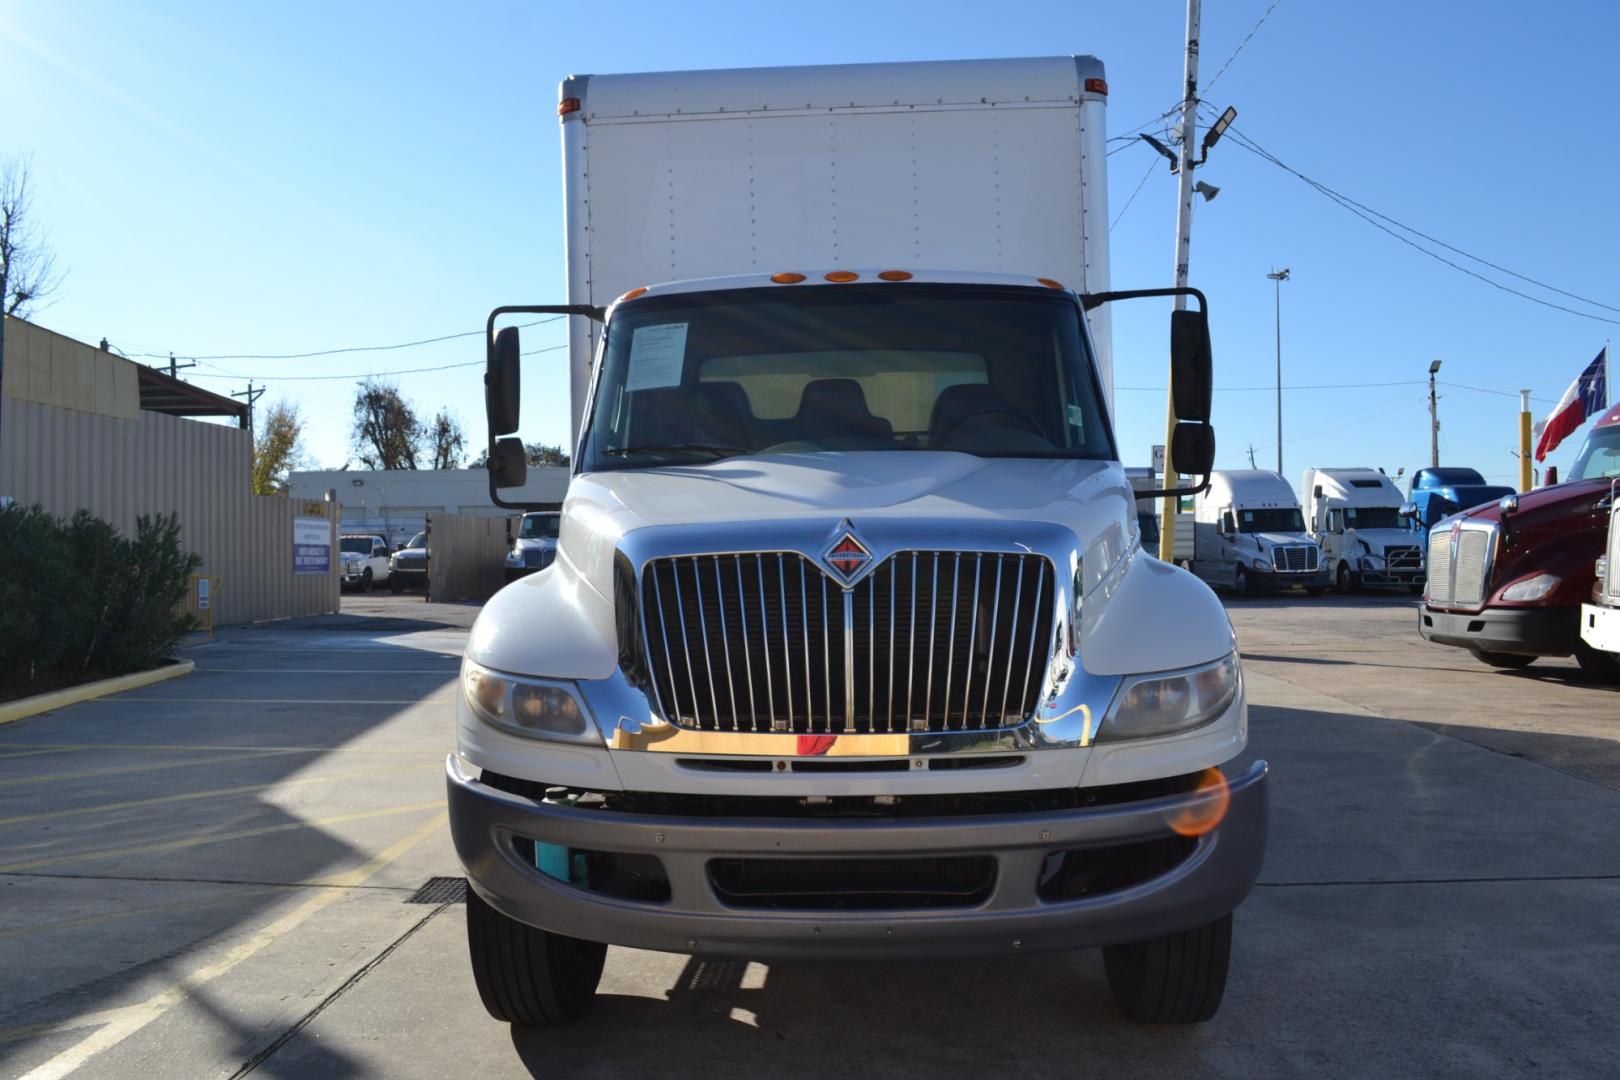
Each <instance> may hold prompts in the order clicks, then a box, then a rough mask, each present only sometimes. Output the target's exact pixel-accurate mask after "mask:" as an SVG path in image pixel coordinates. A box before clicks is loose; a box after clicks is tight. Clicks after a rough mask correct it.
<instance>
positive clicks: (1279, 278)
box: [1266, 266, 1288, 476]
mask: <svg viewBox="0 0 1620 1080" xmlns="http://www.w3.org/2000/svg"><path fill="white" fill-rule="evenodd" d="M1266 277H1267V278H1269V279H1270V280H1272V281H1274V282H1276V283H1277V287H1276V292H1277V474H1278V475H1279V476H1281V475H1282V471H1283V458H1282V446H1283V440H1282V283H1283V282H1285V281H1287V280H1288V267H1286V266H1285V267H1283V268H1282V269H1281V270H1273V271H1272V272H1271V273H1269V274H1267V275H1266Z"/></svg>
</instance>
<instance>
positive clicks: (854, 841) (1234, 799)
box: [446, 755, 1268, 958]
mask: <svg viewBox="0 0 1620 1080" xmlns="http://www.w3.org/2000/svg"><path fill="white" fill-rule="evenodd" d="M446 771H447V783H448V788H449V801H450V828H451V834H452V836H453V838H454V841H455V845H456V852H457V854H458V855H459V856H460V857H461V861H462V864H463V865H464V866H465V867H466V869H467V878H468V882H469V884H470V885H471V886H472V888H473V889H474V890H475V891H476V892H477V893H478V895H479V896H481V897H482V898H483V899H484V900H486V901H487V902H488V903H489V904H490V905H491V906H493V907H494V908H496V910H498V911H501V912H502V913H504V914H506V915H507V916H509V917H511V918H514V919H517V920H519V921H520V922H524V923H527V924H529V925H532V926H539V927H542V928H544V929H546V930H550V931H553V932H555V933H559V934H565V935H567V936H570V937H577V938H584V939H587V940H592V941H605V942H608V943H609V944H614V945H626V946H632V947H635V948H643V949H657V950H663V951H669V952H683V953H698V954H704V955H725V956H739V957H755V958H780V957H807V956H816V957H837V958H870V957H872V956H877V955H881V956H885V957H908V956H941V955H994V954H1006V953H1009V952H1013V951H1015V950H1016V951H1023V952H1039V951H1055V950H1066V949H1080V948H1088V947H1092V946H1097V945H1108V944H1118V943H1124V942H1130V941H1140V940H1143V939H1146V938H1151V937H1157V936H1159V935H1161V934H1167V933H1172V932H1175V931H1178V930H1186V929H1190V928H1192V927H1195V926H1200V925H1202V924H1204V923H1208V922H1211V921H1213V920H1214V919H1217V918H1219V917H1221V916H1222V915H1225V914H1227V913H1228V912H1230V911H1232V910H1233V909H1234V908H1236V907H1237V905H1238V904H1239V903H1240V902H1241V901H1242V900H1243V898H1244V897H1245V896H1246V895H1248V892H1249V890H1250V888H1251V887H1252V886H1253V884H1254V882H1255V879H1256V878H1257V877H1258V876H1259V873H1260V867H1261V863H1262V862H1263V860H1264V858H1265V842H1266V822H1267V816H1268V800H1267V789H1266V772H1267V770H1266V765H1265V763H1264V762H1257V763H1255V764H1254V765H1253V766H1251V767H1250V769H1249V770H1248V771H1247V772H1246V773H1244V774H1243V775H1242V776H1241V777H1238V778H1235V779H1232V780H1230V781H1229V783H1228V785H1227V795H1226V798H1227V800H1228V801H1227V803H1226V807H1225V813H1224V816H1223V817H1221V818H1220V819H1219V820H1220V823H1219V825H1218V826H1216V827H1215V828H1214V829H1213V830H1212V831H1209V832H1206V833H1204V835H1202V836H1201V837H1199V838H1198V839H1197V840H1196V841H1195V842H1194V846H1193V848H1192V851H1191V852H1190V854H1188V855H1187V856H1186V857H1185V858H1184V859H1183V860H1181V861H1180V862H1179V863H1177V864H1176V865H1175V866H1174V867H1173V868H1171V869H1170V870H1168V871H1166V872H1164V873H1162V874H1159V875H1158V876H1156V877H1150V878H1148V879H1146V880H1143V881H1140V882H1138V883H1136V884H1133V885H1130V886H1127V887H1125V888H1121V889H1118V890H1116V891H1113V892H1107V893H1102V894H1099V895H1095V896H1090V897H1085V898H1081V899H1075V900H1062V901H1057V902H1049V901H1044V900H1042V899H1041V898H1040V896H1039V895H1038V891H1037V888H1038V882H1039V877H1040V874H1041V871H1042V866H1043V864H1044V863H1045V860H1046V858H1047V856H1048V855H1050V854H1052V853H1055V852H1061V851H1066V850H1073V849H1077V848H1078V849H1084V848H1097V847H1105V846H1112V845H1123V844H1130V843H1136V842H1142V841H1151V840H1156V839H1161V838H1165V837H1171V836H1173V832H1172V828H1171V822H1172V821H1173V820H1176V819H1177V816H1178V815H1183V814H1187V813H1195V812H1199V811H1202V812H1205V813H1207V812H1209V811H1210V810H1211V808H1212V806H1213V805H1214V804H1215V803H1216V802H1217V801H1218V798H1219V796H1218V795H1217V794H1216V793H1211V792H1204V793H1191V794H1186V795H1178V796H1171V797H1166V798H1158V799H1148V800H1142V801H1139V802H1131V803H1122V804H1116V805H1108V806H1101V807H1096V808H1091V809H1082V810H1063V811H1054V812H1049V813H1028V814H998V815H984V816H962V817H933V818H889V819H882V820H872V819H847V818H845V819H832V820H828V819H821V820H806V819H799V818H734V817H676V816H668V815H651V814H633V813H623V812H612V811H594V810H581V809H577V808H574V807H571V806H566V805H562V804H558V803H551V802H535V801H533V800H530V799H526V798H522V797H520V796H517V795H511V794H508V793H505V792H502V791H498V790H496V789H494V788H491V787H487V786H485V785H484V784H481V783H479V782H478V781H477V780H475V779H473V778H472V777H471V776H469V775H468V774H467V773H466V772H465V771H464V769H463V768H462V764H461V762H460V760H459V759H458V758H457V757H456V756H455V755H451V756H450V758H449V760H448V761H447V763H446ZM520 838H528V839H535V840H539V841H542V842H545V843H549V844H556V845H560V846H565V847H568V848H573V849H580V850H586V851H609V852H615V853H620V854H636V855H651V856H654V857H656V858H657V859H659V860H660V861H661V862H662V864H663V867H664V871H665V873H666V874H667V876H668V879H669V892H670V897H669V899H668V900H667V901H665V902H662V903H654V902H643V901H635V900H627V899H620V898H615V897H608V896H605V895H602V894H600V893H596V892H593V891H590V890H589V889H586V888H582V887H579V886H575V885H571V884H567V883H565V882H563V881H560V880H558V879H556V878H554V877H550V876H548V875H546V874H544V873H542V872H541V871H540V870H538V869H537V868H536V867H535V866H533V865H532V863H531V862H529V861H526V860H525V859H524V858H523V857H522V856H520V855H519V854H518V851H517V849H516V847H515V844H514V841H516V840H518V839H520ZM965 855H981V856H982V855H989V856H993V857H994V859H995V860H996V872H995V878H994V885H993V887H992V889H991V891H990V893H989V895H988V896H987V897H986V898H984V899H983V900H982V901H980V902H978V903H976V904H974V905H973V906H971V907H956V908H950V909H941V908H920V909H902V910H896V909H883V910H849V909H829V910H803V909H797V908H795V909H791V910H782V909H763V908H753V907H749V908H740V907H735V906H728V905H727V904H725V903H723V902H722V901H721V900H720V899H719V897H718V896H717V894H716V891H715V888H714V885H713V884H712V882H711V877H710V873H709V863H710V861H711V860H713V859H721V858H738V859H753V858H768V859H792V858H804V859H814V858H840V859H852V858H853V859H858V858H862V857H871V858H885V857H887V858H894V857H910V856H916V857H935V856H938V857H949V856H965Z"/></svg>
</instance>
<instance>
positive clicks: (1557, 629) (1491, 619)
mask: <svg viewBox="0 0 1620 1080" xmlns="http://www.w3.org/2000/svg"><path fill="white" fill-rule="evenodd" d="M1579 624H1580V616H1579V613H1578V612H1577V611H1576V610H1575V609H1574V608H1569V607H1541V608H1503V607H1496V608H1491V607H1488V608H1485V609H1483V610H1481V611H1476V612H1464V611H1440V610H1438V609H1436V608H1431V607H1429V606H1427V605H1426V604H1420V605H1418V633H1420V634H1422V635H1423V637H1424V638H1425V639H1426V640H1428V641H1433V642H1435V643H1437V644H1440V645H1455V646H1457V647H1458V648H1461V649H1468V650H1470V651H1473V652H1499V653H1512V654H1514V655H1517V656H1568V655H1569V654H1570V653H1572V652H1574V651H1575V642H1576V640H1577V639H1576V628H1577V627H1578V626H1579Z"/></svg>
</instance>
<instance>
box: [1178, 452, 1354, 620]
mask: <svg viewBox="0 0 1620 1080" xmlns="http://www.w3.org/2000/svg"><path fill="white" fill-rule="evenodd" d="M1192 518H1193V530H1192V531H1193V545H1192V546H1193V550H1192V557H1191V559H1190V562H1189V566H1190V568H1191V570H1192V572H1193V573H1195V574H1197V575H1198V576H1199V577H1201V578H1203V579H1204V580H1205V581H1207V582H1209V583H1210V584H1211V585H1215V586H1219V587H1221V588H1225V589H1230V590H1232V591H1233V592H1235V593H1237V594H1239V595H1241V596H1252V595H1254V594H1256V593H1259V592H1264V591H1271V590H1276V589H1290V588H1293V587H1295V586H1300V587H1303V588H1304V589H1305V591H1306V592H1307V593H1309V594H1310V595H1312V596H1318V595H1320V594H1321V593H1322V591H1323V590H1324V589H1326V588H1327V585H1328V580H1329V579H1328V570H1327V564H1326V563H1325V562H1324V561H1323V559H1322V551H1321V548H1319V547H1318V546H1317V544H1316V541H1314V540H1312V539H1311V538H1310V537H1309V536H1308V535H1306V532H1305V522H1304V519H1303V517H1302V516H1301V514H1300V509H1299V500H1298V499H1296V498H1295V497H1294V489H1293V488H1291V487H1289V486H1288V481H1287V480H1286V479H1284V478H1283V475H1282V474H1281V473H1275V472H1268V471H1266V470H1264V469H1222V470H1219V471H1217V472H1214V473H1211V474H1210V483H1209V489H1208V490H1207V491H1204V492H1202V493H1201V494H1199V495H1198V496H1197V498H1196V499H1195V500H1194V503H1193V513H1192Z"/></svg>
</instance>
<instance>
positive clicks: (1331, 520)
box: [1300, 468, 1423, 596]
mask: <svg viewBox="0 0 1620 1080" xmlns="http://www.w3.org/2000/svg"><path fill="white" fill-rule="evenodd" d="M1300 491H1301V492H1302V493H1303V494H1304V496H1305V498H1306V500H1307V502H1306V507H1307V509H1308V511H1309V512H1308V513H1307V514H1306V523H1307V525H1308V526H1309V528H1310V532H1311V536H1312V537H1314V538H1315V539H1316V542H1317V543H1319V544H1321V545H1322V555H1323V557H1324V558H1326V559H1327V564H1328V566H1329V568H1330V569H1331V572H1332V574H1333V583H1334V584H1335V585H1336V586H1338V589H1339V591H1340V592H1344V593H1353V592H1359V591H1360V590H1361V588H1362V587H1363V586H1386V587H1390V586H1393V587H1395V588H1400V587H1402V586H1404V587H1405V588H1406V590H1407V591H1408V592H1410V593H1412V594H1413V595H1414V596H1415V595H1417V594H1418V593H1421V592H1422V591H1423V534H1422V533H1420V532H1417V531H1415V528H1414V526H1413V524H1412V521H1411V519H1410V517H1409V516H1408V515H1403V514H1402V513H1401V507H1402V505H1403V504H1404V503H1405V502H1406V500H1405V499H1404V498H1403V497H1402V495H1401V489H1400V488H1398V487H1396V486H1395V482H1394V481H1392V480H1391V479H1390V478H1389V477H1387V476H1385V475H1384V474H1383V473H1382V472H1379V471H1378V470H1377V469H1366V468H1361V469H1306V470H1305V477H1304V480H1303V482H1302V483H1301V484H1300Z"/></svg>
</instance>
